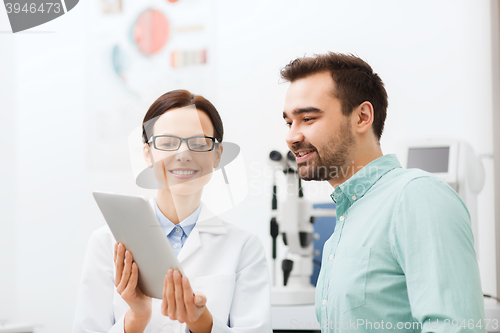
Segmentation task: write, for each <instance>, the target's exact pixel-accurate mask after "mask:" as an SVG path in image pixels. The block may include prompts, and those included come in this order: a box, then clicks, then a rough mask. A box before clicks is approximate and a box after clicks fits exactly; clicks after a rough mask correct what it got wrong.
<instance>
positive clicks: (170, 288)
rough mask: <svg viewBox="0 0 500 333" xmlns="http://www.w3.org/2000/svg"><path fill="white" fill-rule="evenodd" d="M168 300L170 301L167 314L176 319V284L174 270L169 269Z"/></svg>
mask: <svg viewBox="0 0 500 333" xmlns="http://www.w3.org/2000/svg"><path fill="white" fill-rule="evenodd" d="M167 302H168V311H167V316H168V317H169V318H170V319H172V320H175V319H176V318H175V313H176V311H177V309H176V307H177V304H176V303H175V286H174V278H173V270H169V271H168V272H167Z"/></svg>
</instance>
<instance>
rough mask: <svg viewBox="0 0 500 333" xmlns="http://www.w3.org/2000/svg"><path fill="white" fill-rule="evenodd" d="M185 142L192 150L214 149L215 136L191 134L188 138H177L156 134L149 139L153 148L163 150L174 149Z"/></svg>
mask: <svg viewBox="0 0 500 333" xmlns="http://www.w3.org/2000/svg"><path fill="white" fill-rule="evenodd" d="M182 142H186V144H187V146H188V149H189V150H191V151H194V152H204V151H211V150H213V149H214V145H215V138H212V137H210V136H192V137H190V138H179V137H178V136H173V135H156V136H152V137H151V139H149V141H148V143H149V144H151V143H153V146H154V147H155V149H158V150H163V151H176V150H178V149H179V148H180V147H181V144H182Z"/></svg>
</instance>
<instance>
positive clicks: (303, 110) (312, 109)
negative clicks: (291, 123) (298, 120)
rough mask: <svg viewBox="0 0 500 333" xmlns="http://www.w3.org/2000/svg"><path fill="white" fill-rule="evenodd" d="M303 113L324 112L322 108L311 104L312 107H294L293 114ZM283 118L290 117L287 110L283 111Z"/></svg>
mask: <svg viewBox="0 0 500 333" xmlns="http://www.w3.org/2000/svg"><path fill="white" fill-rule="evenodd" d="M301 113H316V114H319V113H324V112H323V111H322V110H320V109H318V108H315V107H313V106H310V107H307V108H297V109H293V111H292V115H294V116H297V115H299V114H301ZM283 118H284V119H285V118H288V115H287V114H286V111H283Z"/></svg>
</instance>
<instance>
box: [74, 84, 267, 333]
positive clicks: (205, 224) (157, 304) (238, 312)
mask: <svg viewBox="0 0 500 333" xmlns="http://www.w3.org/2000/svg"><path fill="white" fill-rule="evenodd" d="M222 137H223V126H222V120H221V119H220V116H219V114H218V112H217V110H216V109H215V107H214V106H213V105H212V104H211V103H210V102H209V101H208V100H206V99H205V98H203V97H201V96H195V95H192V94H191V93H190V92H188V91H185V90H176V91H171V92H168V93H166V94H164V95H163V96H161V97H160V98H158V99H157V100H156V101H155V102H154V103H153V104H152V105H151V107H150V108H149V110H148V112H147V113H146V115H145V117H144V121H143V140H144V148H143V154H144V158H145V161H146V162H147V164H148V167H149V168H151V169H152V171H153V172H154V175H155V177H156V179H157V181H158V183H159V190H158V195H157V197H156V201H155V202H154V208H155V211H156V214H157V216H158V219H159V220H160V223H161V224H162V227H163V229H164V231H165V234H166V235H167V237H168V239H169V241H170V242H171V243H172V246H173V249H174V252H176V253H177V254H178V259H179V262H180V263H181V265H182V267H183V270H184V273H185V276H181V274H180V273H179V271H172V270H170V271H169V272H168V273H167V276H166V277H165V284H164V294H163V300H158V299H151V298H149V297H147V296H145V295H144V294H143V293H142V292H141V291H140V289H139V288H138V286H137V277H138V274H139V272H138V268H137V264H135V262H134V261H133V255H132V253H130V251H127V250H126V249H125V247H124V246H123V244H118V243H115V240H114V238H113V236H112V234H111V232H110V231H109V229H108V227H107V226H105V227H102V228H100V229H98V230H96V231H95V232H94V234H93V235H92V237H91V239H90V241H89V245H88V250H87V255H86V259H85V267H84V272H83V278H82V284H81V288H80V295H79V299H78V305H77V313H76V318H75V323H74V328H73V332H126V333H134V332H151V333H153V332H186V331H187V332H189V331H191V332H193V333H198V332H199V333H203V332H214V333H216V332H227V333H230V332H234V333H236V332H255V333H265V332H271V323H270V284H269V275H268V268H267V262H266V259H265V254H264V250H263V247H262V244H261V243H260V241H259V240H258V238H257V237H256V236H254V235H250V234H248V233H247V232H245V231H243V230H241V229H239V228H237V227H235V226H233V225H231V224H229V223H226V222H225V221H222V220H221V219H219V218H218V217H217V216H214V215H213V214H211V213H210V211H209V210H208V209H207V208H206V207H205V206H204V205H203V204H202V203H201V201H200V200H201V194H202V191H203V187H204V186H205V185H206V184H207V183H208V181H209V180H210V178H211V173H212V171H213V169H214V168H216V167H217V166H218V163H219V162H220V158H221V154H222V152H223V147H222V144H221V142H222ZM188 278H189V279H188ZM193 291H194V292H193Z"/></svg>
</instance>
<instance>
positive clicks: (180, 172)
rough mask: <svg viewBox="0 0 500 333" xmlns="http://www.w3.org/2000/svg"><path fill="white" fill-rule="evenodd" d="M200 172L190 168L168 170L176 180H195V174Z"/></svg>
mask: <svg viewBox="0 0 500 333" xmlns="http://www.w3.org/2000/svg"><path fill="white" fill-rule="evenodd" d="M198 171H199V170H194V169H190V168H177V169H172V170H168V172H170V173H171V174H172V175H173V176H174V177H175V178H178V179H189V178H193V177H194V175H195V174H197V173H198Z"/></svg>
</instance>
